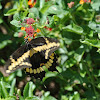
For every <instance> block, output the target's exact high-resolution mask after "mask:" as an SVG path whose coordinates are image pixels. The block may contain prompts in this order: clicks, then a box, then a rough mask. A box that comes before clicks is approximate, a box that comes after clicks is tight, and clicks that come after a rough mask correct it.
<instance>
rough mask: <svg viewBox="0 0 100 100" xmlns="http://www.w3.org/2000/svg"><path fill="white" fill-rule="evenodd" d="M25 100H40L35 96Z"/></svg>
mask: <svg viewBox="0 0 100 100" xmlns="http://www.w3.org/2000/svg"><path fill="white" fill-rule="evenodd" d="M25 100H40V99H39V98H38V97H36V96H33V97H27V98H25Z"/></svg>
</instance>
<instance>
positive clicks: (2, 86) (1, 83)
mask: <svg viewBox="0 0 100 100" xmlns="http://www.w3.org/2000/svg"><path fill="white" fill-rule="evenodd" d="M0 87H1V90H2V97H3V98H7V97H8V92H7V90H6V88H5V85H4V83H3V80H1V81H0Z"/></svg>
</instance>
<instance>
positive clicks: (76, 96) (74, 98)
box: [72, 92, 80, 100]
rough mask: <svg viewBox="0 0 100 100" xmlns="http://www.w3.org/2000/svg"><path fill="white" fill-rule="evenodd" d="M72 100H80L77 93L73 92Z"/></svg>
mask: <svg viewBox="0 0 100 100" xmlns="http://www.w3.org/2000/svg"><path fill="white" fill-rule="evenodd" d="M72 100H80V95H79V93H78V92H74V96H73V99H72Z"/></svg>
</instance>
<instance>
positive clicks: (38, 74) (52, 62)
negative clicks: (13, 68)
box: [25, 52, 57, 79]
mask: <svg viewBox="0 0 100 100" xmlns="http://www.w3.org/2000/svg"><path fill="white" fill-rule="evenodd" d="M37 59H38V60H37ZM30 60H33V63H32V62H31V64H32V67H31V68H25V72H26V73H27V74H28V75H30V76H34V77H35V78H40V79H42V78H43V77H44V76H45V69H44V68H43V66H45V67H46V68H47V69H48V70H50V71H56V66H57V58H56V55H55V53H52V54H51V56H50V57H49V58H48V59H45V57H44V56H43V55H41V54H40V53H39V52H38V53H37V54H34V55H33V56H32V57H31V58H30Z"/></svg>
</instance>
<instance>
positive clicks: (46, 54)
mask: <svg viewBox="0 0 100 100" xmlns="http://www.w3.org/2000/svg"><path fill="white" fill-rule="evenodd" d="M49 51H50V49H48V50H46V52H45V59H47V58H48V53H49Z"/></svg>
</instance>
